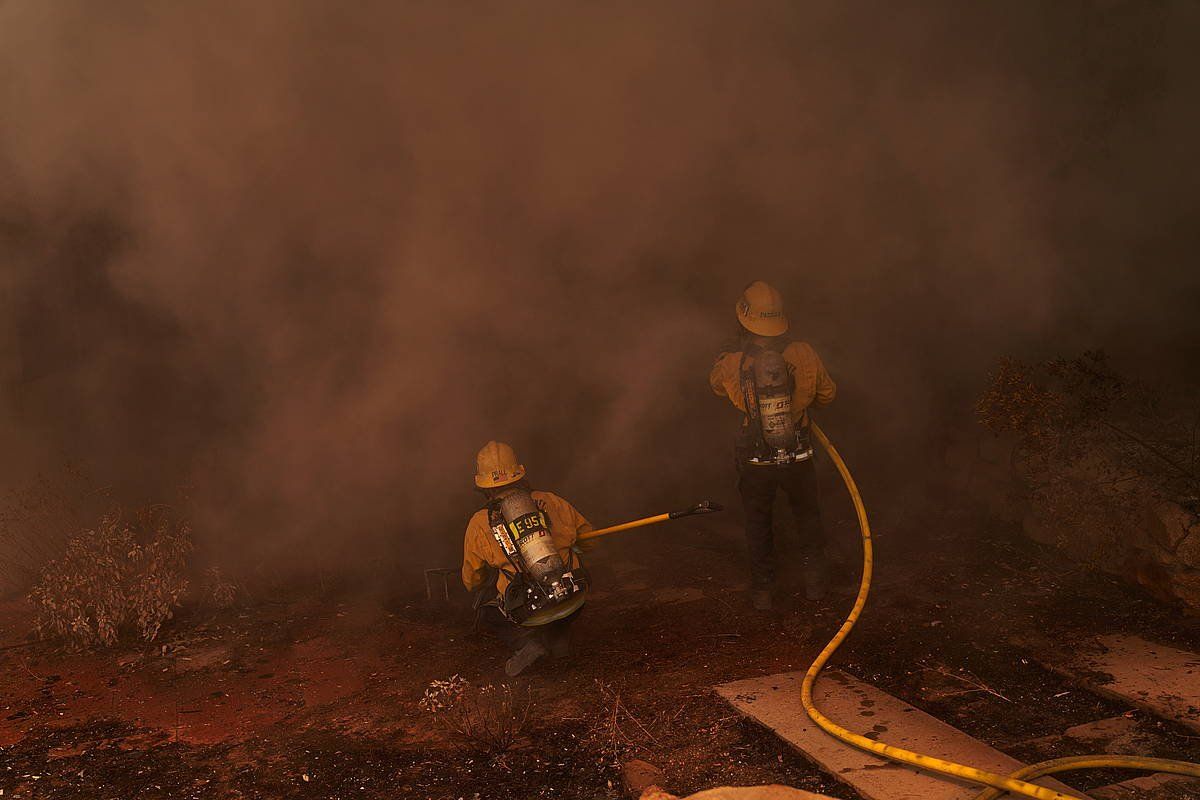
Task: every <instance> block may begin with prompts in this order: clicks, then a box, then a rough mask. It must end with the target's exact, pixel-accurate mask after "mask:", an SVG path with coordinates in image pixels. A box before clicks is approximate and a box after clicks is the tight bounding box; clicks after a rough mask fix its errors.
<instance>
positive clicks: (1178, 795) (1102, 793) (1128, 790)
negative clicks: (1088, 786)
mask: <svg viewBox="0 0 1200 800" xmlns="http://www.w3.org/2000/svg"><path fill="white" fill-rule="evenodd" d="M1092 797H1093V798H1095V800H1159V799H1160V798H1161V800H1182V798H1186V797H1200V780H1196V779H1195V778H1185V777H1183V776H1181V775H1168V774H1167V773H1165V772H1156V773H1154V774H1153V775H1144V776H1142V777H1140V778H1133V779H1131V780H1127V781H1121V782H1120V783H1111V784H1109V785H1108V786H1101V787H1100V788H1098V789H1093V790H1092Z"/></svg>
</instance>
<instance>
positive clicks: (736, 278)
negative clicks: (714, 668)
mask: <svg viewBox="0 0 1200 800" xmlns="http://www.w3.org/2000/svg"><path fill="white" fill-rule="evenodd" d="M1197 23H1200V18H1198V14H1197V11H1196V6H1194V5H1193V4H1191V3H1184V2H1178V3H1124V2H1105V3H1095V2H1062V3H1053V4H1018V5H1015V6H1014V5H1013V4H1010V3H994V4H969V5H968V4H962V3H953V2H930V3H924V4H909V5H907V6H904V7H899V6H896V7H893V6H889V5H887V4H847V3H841V2H811V3H793V2H787V3H784V2H757V3H752V4H735V3H719V2H707V3H706V2H658V3H650V4H647V3H633V2H629V3H605V4H601V3H586V2H555V3H551V2H543V3H524V2H517V3H486V2H481V3H420V2H416V3H382V2H380V3H367V2H363V3H355V4H351V5H349V6H344V5H343V6H339V5H337V4H332V3H323V2H315V1H306V2H272V1H271V0H259V2H255V3H221V2H210V3H190V4H187V3H175V4H155V3H137V2H126V3H107V4H96V3H89V2H65V0H64V1H62V2H45V1H43V0H0V258H2V259H3V263H4V274H3V277H2V278H0V280H2V283H0V287H2V289H3V292H2V294H0V298H2V299H0V303H2V304H3V305H2V307H0V313H2V316H0V320H2V322H0V324H2V325H3V327H2V328H0V379H2V381H3V389H4V402H3V404H2V405H0V414H2V415H3V416H2V417H0V432H2V434H3V436H4V438H5V440H6V442H7V446H6V447H5V457H4V459H3V463H2V464H0V477H3V478H4V479H5V480H9V481H13V480H19V479H21V478H22V477H23V476H26V475H28V474H30V473H31V472H32V471H35V470H36V469H38V468H44V467H46V466H47V465H49V464H52V463H53V462H54V461H55V460H56V459H59V458H61V457H64V456H70V457H76V458H84V459H86V460H88V461H89V462H91V463H92V464H93V466H94V467H95V468H96V469H97V471H99V472H101V473H102V474H103V475H104V476H106V478H107V477H109V476H111V479H112V481H113V482H115V483H116V484H117V485H118V486H121V487H123V488H124V490H125V491H126V492H127V493H128V494H129V495H131V496H135V495H136V496H139V497H145V496H151V495H154V494H156V493H161V492H163V491H165V489H166V487H168V486H171V485H174V484H177V483H181V482H187V483H192V484H194V485H195V486H196V496H197V500H198V501H199V503H198V506H199V511H198V513H199V514H200V529H201V530H202V531H203V532H205V534H206V535H207V536H208V537H209V540H210V541H211V542H213V543H222V546H224V544H225V543H233V544H235V545H236V551H237V553H238V554H239V556H241V555H245V556H246V557H247V558H248V559H249V560H250V561H254V560H256V559H257V560H261V559H282V558H285V557H286V558H287V559H288V560H289V563H290V562H292V561H295V560H298V561H300V562H303V561H305V560H308V559H318V560H321V561H322V562H323V563H324V562H326V561H327V560H328V559H329V558H331V557H339V558H340V559H342V561H343V563H347V564H352V563H356V562H362V561H369V560H370V559H371V557H372V556H373V555H375V554H378V553H380V552H385V551H387V550H390V549H395V548H398V547H400V546H402V545H409V544H415V545H417V546H418V551H417V553H416V554H414V555H413V556H411V560H412V561H413V562H421V561H426V560H433V559H434V558H435V557H440V556H441V555H442V554H449V553H452V552H453V548H454V547H455V546H456V545H457V543H458V539H459V536H460V534H461V526H462V523H463V522H464V521H465V518H466V515H467V514H468V513H469V511H470V510H471V508H472V503H473V502H474V500H473V498H472V496H471V493H470V489H469V486H470V471H471V467H472V463H471V462H472V457H473V454H474V451H475V449H476V448H477V447H478V446H479V445H480V444H482V443H483V442H484V441H486V440H487V439H489V438H493V437H495V438H504V439H507V440H509V441H512V442H513V443H514V444H515V445H517V447H518V449H519V451H521V452H522V453H523V454H524V455H525V458H526V460H527V461H528V462H529V464H530V466H531V467H532V469H533V470H534V475H535V479H536V481H537V482H538V483H539V484H540V485H543V486H546V487H547V488H555V489H558V490H560V491H562V492H563V493H564V494H567V495H568V496H571V497H573V498H575V499H576V500H577V501H578V503H579V504H580V505H581V506H582V507H583V508H584V510H585V511H586V512H588V513H589V514H590V515H591V516H593V517H594V518H596V519H597V521H607V520H612V519H616V518H619V517H620V516H622V515H625V514H632V513H637V512H640V511H647V512H649V511H655V510H658V507H657V504H661V503H665V502H682V501H690V500H692V499H699V498H700V497H702V496H706V495H720V496H723V497H724V498H725V499H729V496H730V484H731V481H732V478H731V474H730V472H731V471H730V465H729V457H728V445H729V431H730V430H731V428H732V425H733V420H732V419H731V415H730V414H729V412H728V411H727V410H726V409H723V408H721V406H720V404H719V403H718V402H717V401H716V400H715V398H711V397H708V396H706V395H707V391H708V390H707V387H706V385H705V378H706V373H707V370H708V367H709V365H710V363H711V359H712V357H713V356H714V355H715V351H716V349H717V347H718V345H719V343H720V342H721V340H722V339H725V338H727V337H728V334H729V333H731V331H732V329H733V324H734V323H733V314H732V304H733V300H734V298H735V297H736V296H737V294H738V292H739V291H740V290H741V288H742V286H743V285H744V284H745V283H747V282H748V281H750V280H752V279H755V278H765V279H768V280H771V281H774V282H776V283H778V284H779V285H780V286H781V287H782V288H783V289H784V290H785V293H786V296H787V297H788V300H789V307H790V311H791V313H792V316H793V319H794V325H795V330H796V331H797V332H798V333H799V334H800V335H801V336H803V337H806V338H808V339H810V340H811V341H812V342H813V343H814V344H815V345H816V346H817V347H818V349H819V350H820V351H821V352H822V353H823V354H824V356H825V358H826V361H827V363H828V365H829V367H830V369H831V371H832V372H833V374H834V376H835V377H836V378H837V379H839V382H840V384H841V389H842V397H841V399H840V400H839V403H838V407H837V408H835V409H833V410H831V411H830V412H829V413H828V414H827V415H826V419H828V420H829V427H830V428H831V432H833V433H834V434H835V436H837V437H838V438H839V439H841V440H843V441H845V442H846V443H847V446H848V449H849V450H850V452H851V454H852V455H853V456H854V457H855V458H856V459H858V461H857V463H858V464H863V465H865V466H864V469H866V470H867V471H868V473H871V472H874V473H875V474H876V476H877V477H875V478H874V480H875V482H876V485H877V486H879V487H882V486H883V485H884V484H885V483H887V482H888V481H891V480H895V479H898V478H899V477H900V476H902V475H905V474H909V475H911V473H912V469H911V468H909V467H908V459H910V458H911V457H912V455H911V454H912V453H914V452H916V451H918V450H919V449H920V447H921V446H922V443H925V442H928V441H929V440H930V439H931V438H933V437H936V435H937V431H938V428H939V427H940V426H941V425H942V424H943V423H942V419H943V417H944V415H945V414H946V413H947V410H948V409H961V408H964V407H965V399H966V398H967V397H968V396H969V393H970V391H971V390H972V389H973V388H974V386H975V385H976V383H977V381H978V380H979V379H980V377H981V375H982V373H983V372H984V371H985V370H986V369H987V367H988V364H989V363H990V362H991V361H992V359H994V358H995V357H996V356H997V355H998V354H1001V353H1005V352H1026V351H1037V350H1046V351H1050V352H1071V351H1072V350H1075V349H1079V348H1081V347H1094V346H1108V347H1110V348H1112V349H1116V350H1118V351H1122V352H1125V353H1126V354H1127V355H1128V356H1129V357H1130V358H1140V357H1143V356H1144V355H1145V354H1146V353H1151V352H1152V353H1154V354H1156V356H1157V357H1160V358H1163V359H1168V358H1178V359H1184V358H1186V357H1188V356H1189V355H1190V356H1194V355H1196V354H1197V353H1196V350H1195V345H1194V343H1195V341H1196V337H1195V334H1196V333H1197V324H1196V317H1195V309H1196V307H1197V306H1196V301H1197V299H1198V297H1200V286H1198V279H1197V271H1196V269H1195V255H1194V254H1195V252H1196V249H1195V245H1197V244H1200V242H1197V238H1198V237H1200V234H1198V231H1200V228H1198V227H1197V225H1196V224H1195V211H1194V206H1195V197H1196V193H1195V189H1196V188H1197V172H1198V169H1197V166H1196V164H1197V160H1196V159H1195V158H1194V153H1192V150H1193V148H1194V142H1195V141H1196V140H1197V133H1198V128H1200V125H1198V124H1197V123H1198V120H1197V114H1198V112H1197V109H1198V108H1200V103H1198V102H1197V100H1200V97H1198V96H1197V85H1198V81H1197V78H1196V75H1197V74H1200V71H1198V70H1197V69H1196V67H1197V66H1198V65H1197V63H1196V60H1197V59H1196V56H1195V53H1196V45H1197V43H1198V42H1197V38H1198V36H1197V31H1200V25H1198V24H1197ZM1189 347H1190V348H1191V349H1190V350H1189ZM426 553H437V554H438V556H434V555H432V554H431V555H426ZM405 558H407V557H405ZM416 565H417V566H420V564H416Z"/></svg>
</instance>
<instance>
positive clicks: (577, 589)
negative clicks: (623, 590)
mask: <svg viewBox="0 0 1200 800" xmlns="http://www.w3.org/2000/svg"><path fill="white" fill-rule="evenodd" d="M475 463H476V470H475V486H476V487H477V488H478V489H479V490H480V491H482V492H483V495H484V497H485V498H486V503H485V505H484V507H483V508H481V509H480V510H478V511H476V512H475V514H474V515H473V516H472V517H471V520H470V522H468V523H467V532H466V536H465V537H464V540H463V566H462V580H463V585H464V586H466V587H467V591H468V592H473V593H476V596H477V597H478V598H479V601H483V602H479V601H477V608H478V623H479V625H480V627H482V628H484V629H485V630H488V631H490V632H492V633H494V634H495V635H496V636H497V637H498V638H500V639H501V640H502V641H503V642H505V644H507V645H508V646H509V647H510V648H511V649H512V650H513V654H512V656H511V657H510V658H509V659H508V661H507V662H506V663H505V666H504V670H505V672H506V673H507V674H508V675H510V676H516V675H518V674H520V673H521V672H522V671H524V670H525V669H526V668H528V667H529V666H530V665H531V664H533V663H534V662H535V661H537V660H538V659H539V658H541V657H542V656H544V655H546V654H547V653H550V654H552V655H553V656H554V657H556V658H561V657H564V656H566V655H568V654H569V653H570V643H569V640H568V636H567V629H568V626H569V625H570V623H571V622H572V620H574V619H575V617H576V616H577V615H578V613H579V610H580V608H581V607H582V605H583V600H584V595H585V593H586V590H587V578H586V575H585V574H584V572H583V570H582V564H580V562H579V556H578V554H577V553H576V552H575V550H574V549H573V545H574V544H575V539H576V537H577V536H578V535H579V534H581V533H583V532H585V531H589V530H591V529H592V526H591V524H589V523H588V521H587V520H586V519H584V517H583V515H582V514H580V513H579V512H578V511H577V510H576V509H575V507H574V506H573V505H571V504H570V503H568V502H567V501H566V500H564V499H563V498H561V497H559V496H558V495H556V494H554V493H552V492H542V491H535V490H532V489H531V488H530V486H529V483H528V482H527V481H526V480H525V467H524V466H523V465H522V464H521V463H520V462H519V461H518V460H517V456H516V453H515V452H513V449H512V447H510V446H509V445H507V444H504V443H503V442H488V443H487V444H486V445H484V446H483V449H482V450H480V451H479V454H478V455H477V456H476V458H475ZM493 587H494V588H493Z"/></svg>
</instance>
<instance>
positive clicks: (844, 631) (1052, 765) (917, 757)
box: [800, 423, 1200, 800]
mask: <svg viewBox="0 0 1200 800" xmlns="http://www.w3.org/2000/svg"><path fill="white" fill-rule="evenodd" d="M812 432H813V435H814V436H816V438H817V441H818V442H820V443H821V447H822V448H824V450H825V452H826V453H828V454H829V457H830V458H831V459H832V460H833V463H834V464H835V465H836V466H837V469H838V472H839V473H840V474H841V476H842V482H843V483H845V484H846V490H847V491H848V492H849V493H850V499H851V500H852V501H853V502H854V510H855V512H856V513H857V514H858V526H859V529H860V530H861V531H862V546H863V574H862V583H861V584H860V585H859V589H858V597H857V598H856V599H855V601H854V608H852V609H851V610H850V614H849V616H847V617H846V621H845V622H843V623H842V627H841V628H839V629H838V632H837V633H836V634H834V637H833V638H832V639H830V640H829V644H827V645H825V649H824V650H822V651H821V652H820V654H818V655H817V657H816V659H815V660H814V661H813V663H812V666H810V667H809V668H808V672H807V673H805V675H804V683H803V684H802V685H801V688H800V702H801V703H802V704H803V705H804V710H805V711H806V712H808V716H809V717H810V718H812V721H813V722H815V723H816V724H817V725H818V726H820V728H821V729H822V730H824V731H825V732H826V733H828V734H830V735H832V736H835V737H837V738H838V739H840V740H842V741H843V742H846V743H847V744H850V745H853V746H854V747H857V748H859V749H860V750H865V751H867V752H869V753H873V754H875V755H878V756H883V757H884V758H888V759H891V760H892V761H898V762H900V763H902V764H908V765H910V766H913V767H918V768H920V769H923V770H926V771H928V772H935V773H938V774H940V775H946V776H950V777H954V778H960V779H965V780H968V781H971V782H973V783H979V784H983V785H985V786H987V787H989V788H987V789H985V790H984V791H983V792H982V793H981V794H979V795H978V796H977V797H976V798H975V800H995V798H998V797H1000V796H1001V795H1003V794H1005V793H1006V792H1011V793H1013V794H1016V795H1021V796H1024V797H1033V798H1037V800H1073V798H1071V797H1070V796H1069V795H1065V794H1062V793H1061V792H1056V791H1054V790H1053V789H1048V788H1046V787H1044V786H1038V785H1037V784H1035V783H1029V782H1028V781H1027V780H1025V779H1026V778H1030V779H1032V778H1038V777H1041V776H1043V775H1051V774H1054V773H1058V772H1065V771H1067V770H1073V769H1097V768H1121V769H1138V770H1151V771H1154V772H1169V773H1173V774H1176V775H1191V776H1194V777H1200V764H1193V763H1190V762H1187V761H1173V760H1170V759H1165V758H1141V757H1137V756H1111V755H1095V756H1076V757H1072V758H1058V759H1054V760H1053V761H1045V762H1042V763H1040V764H1033V765H1030V766H1028V767H1024V768H1022V769H1020V770H1018V771H1016V772H1014V773H1013V774H1012V775H1009V776H1004V775H998V774H996V773H993V772H987V771H985V770H981V769H976V768H975V767H969V766H967V765H965V764H956V763H954V762H953V761H946V760H944V759H941V758H935V757H934V756H929V755H925V754H923V753H916V752H913V751H912V750H905V749H903V748H899V747H893V746H892V745H888V744H884V743H882V742H877V741H875V740H873V739H868V738H867V737H865V736H860V735H859V734H857V733H854V732H852V731H849V730H847V729H846V728H843V727H842V726H840V725H838V724H837V723H836V722H834V721H833V720H831V719H829V718H828V717H826V716H825V715H824V714H822V713H821V712H820V711H819V710H818V709H817V707H816V705H815V704H814V703H813V697H812V690H813V684H814V683H815V682H816V680H817V676H818V675H820V674H821V670H822V669H824V667H825V663H826V662H827V661H829V659H830V657H832V656H833V654H834V653H835V652H836V651H837V649H838V647H840V646H841V644H842V642H843V641H845V639H846V637H847V636H848V635H849V634H850V631H851V630H852V629H853V628H854V623H856V622H858V618H859V615H861V614H862V610H863V607H864V606H866V604H867V595H868V593H869V592H870V591H871V569H872V564H873V556H872V547H871V526H870V524H869V523H868V522H867V510H866V508H865V507H864V506H863V501H862V496H861V495H860V494H859V492H858V486H857V485H856V484H855V483H854V477H853V476H852V475H851V474H850V469H849V468H848V467H847V466H846V462H845V461H843V460H842V457H841V455H839V454H838V451H837V449H836V448H835V447H834V446H833V444H832V443H831V442H830V441H829V438H828V437H827V436H825V432H824V431H822V430H821V429H820V428H819V427H817V425H816V423H813V424H812Z"/></svg>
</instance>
